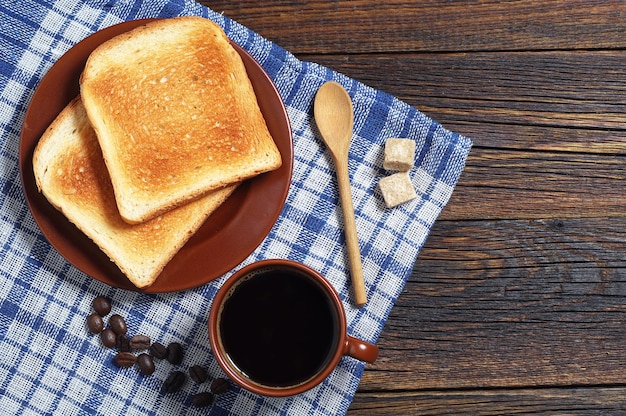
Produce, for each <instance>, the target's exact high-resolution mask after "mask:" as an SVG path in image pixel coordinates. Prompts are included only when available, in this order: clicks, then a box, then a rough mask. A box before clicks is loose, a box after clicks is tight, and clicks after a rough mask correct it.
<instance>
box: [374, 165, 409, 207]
mask: <svg viewBox="0 0 626 416" xmlns="http://www.w3.org/2000/svg"><path fill="white" fill-rule="evenodd" d="M378 186H379V187H380V191H381V192H382V194H383V199H384V200H385V205H386V206H387V208H393V207H395V206H397V205H400V204H403V203H405V202H408V201H410V200H412V199H414V198H415V197H417V194H416V193H415V188H413V184H412V183H411V179H410V178H409V174H408V172H398V173H394V174H393V175H389V176H387V177H384V178H382V179H381V180H380V181H379V182H378Z"/></svg>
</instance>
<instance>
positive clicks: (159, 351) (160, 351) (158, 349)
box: [150, 342, 167, 360]
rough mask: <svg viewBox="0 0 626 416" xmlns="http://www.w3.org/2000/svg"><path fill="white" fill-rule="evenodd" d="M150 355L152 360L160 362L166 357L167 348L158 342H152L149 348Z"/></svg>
mask: <svg viewBox="0 0 626 416" xmlns="http://www.w3.org/2000/svg"><path fill="white" fill-rule="evenodd" d="M150 354H151V355H152V356H153V357H154V358H158V359H159V360H162V359H164V358H166V357H167V347H165V345H163V344H161V343H160V342H154V343H152V345H151V346H150Z"/></svg>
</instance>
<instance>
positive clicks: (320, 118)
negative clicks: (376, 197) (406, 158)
mask: <svg viewBox="0 0 626 416" xmlns="http://www.w3.org/2000/svg"><path fill="white" fill-rule="evenodd" d="M313 112H314V115H315V122H316V124H317V128H318V129H319V131H320V133H321V135H322V139H323V140H324V143H326V146H327V147H328V149H329V150H330V154H331V155H332V157H333V162H334V163H335V169H336V171H337V180H338V182H339V198H340V199H341V207H342V209H343V218H344V227H345V233H346V243H347V246H348V256H349V258H350V274H351V276H352V286H353V288H354V297H355V303H356V304H357V305H359V306H362V305H365V303H366V302H367V295H366V293H365V283H364V281H363V266H362V265H361V252H360V250H359V240H358V237H357V233H356V221H355V219H354V207H353V206H352V192H351V191H350V177H349V176H348V150H349V148H350V139H351V138H352V127H353V125H354V113H353V110H352V101H351V100H350V96H349V95H348V93H347V92H346V90H345V89H344V88H343V87H342V86H341V85H339V84H338V83H336V82H334V81H330V82H326V83H325V84H324V85H322V86H321V88H320V89H319V91H318V92H317V94H316V95H315V103H314V105H313Z"/></svg>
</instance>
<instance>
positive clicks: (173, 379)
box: [161, 371, 187, 393]
mask: <svg viewBox="0 0 626 416" xmlns="http://www.w3.org/2000/svg"><path fill="white" fill-rule="evenodd" d="M186 378H187V377H186V376H185V373H183V372H182V371H174V372H173V373H171V374H170V375H169V376H168V377H167V379H166V380H165V382H163V388H162V389H161V390H162V391H164V392H165V393H174V392H176V391H178V390H180V389H181V387H183V384H185V379H186Z"/></svg>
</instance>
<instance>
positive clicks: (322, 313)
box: [220, 269, 338, 387]
mask: <svg viewBox="0 0 626 416" xmlns="http://www.w3.org/2000/svg"><path fill="white" fill-rule="evenodd" d="M334 310H335V308H334V306H333V305H332V304H331V302H330V301H329V300H328V299H327V297H326V295H325V293H324V291H323V290H322V288H321V287H320V286H319V285H318V284H317V283H316V282H315V281H314V280H312V279H311V278H309V277H307V276H306V275H304V274H302V273H299V272H295V271H291V270H284V269H267V270H259V271H258V272H256V273H255V274H254V277H253V278H252V279H249V280H247V281H245V282H243V283H240V284H239V285H238V286H237V287H236V289H235V292H234V293H233V294H232V295H231V297H230V298H229V299H228V300H227V301H226V302H225V303H224V309H223V311H222V318H221V321H222V323H221V326H220V334H221V337H222V342H223V344H224V347H225V349H226V350H227V351H228V355H229V357H230V359H231V360H232V362H233V363H234V364H235V365H236V366H237V368H238V369H239V370H240V371H241V372H243V373H244V374H246V375H247V376H248V377H249V378H250V379H252V380H254V381H256V382H257V383H260V384H263V385H266V386H273V387H284V386H292V385H296V384H299V383H302V382H304V381H306V380H308V379H310V378H311V377H313V376H314V375H315V374H317V373H318V372H319V371H320V370H321V369H322V368H323V367H324V366H325V365H326V364H327V363H328V361H329V360H330V359H331V358H332V355H333V353H334V350H335V346H336V343H337V342H338V334H337V333H338V331H337V329H336V327H337V325H338V323H337V317H336V313H335V312H334Z"/></svg>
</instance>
